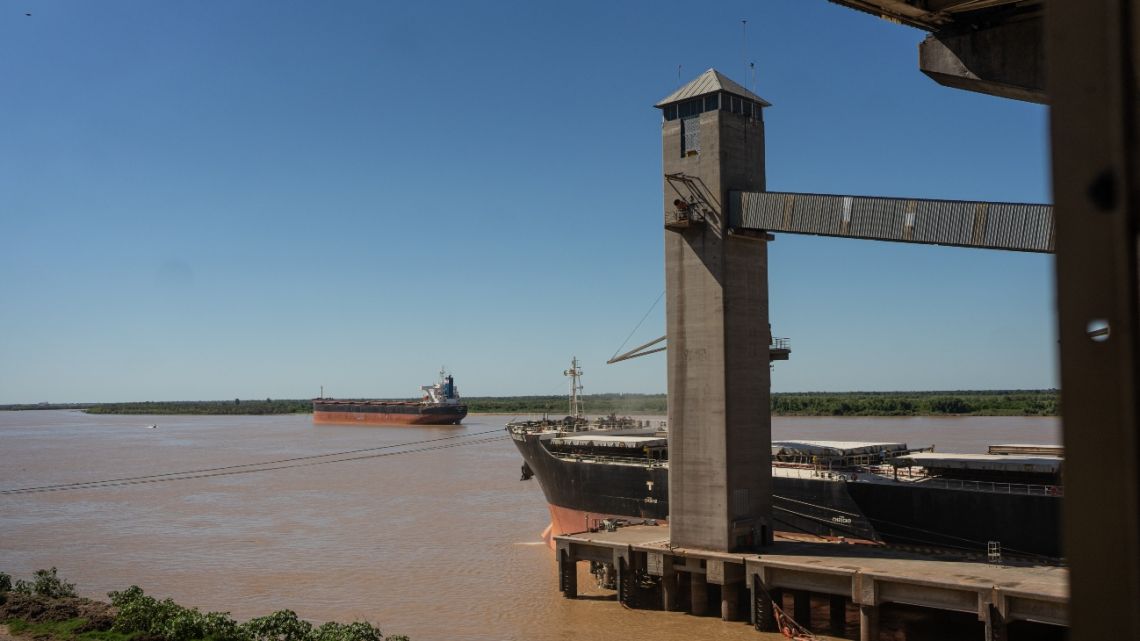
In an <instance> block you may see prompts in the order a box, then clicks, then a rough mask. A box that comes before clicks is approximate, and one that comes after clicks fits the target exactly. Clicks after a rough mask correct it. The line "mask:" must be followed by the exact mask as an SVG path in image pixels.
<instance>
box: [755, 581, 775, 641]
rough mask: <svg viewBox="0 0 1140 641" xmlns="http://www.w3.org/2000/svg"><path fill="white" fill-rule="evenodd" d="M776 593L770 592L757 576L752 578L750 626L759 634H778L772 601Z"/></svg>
mask: <svg viewBox="0 0 1140 641" xmlns="http://www.w3.org/2000/svg"><path fill="white" fill-rule="evenodd" d="M775 599H776V593H775V592H770V591H769V590H768V589H767V588H766V587H765V586H764V582H763V581H761V580H760V577H759V576H758V575H753V576H752V625H753V627H755V628H756V629H757V630H759V631H760V632H778V631H779V628H778V626H777V625H776V612H775V610H773V609H772V601H774V600H775Z"/></svg>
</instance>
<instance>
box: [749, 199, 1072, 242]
mask: <svg viewBox="0 0 1140 641" xmlns="http://www.w3.org/2000/svg"><path fill="white" fill-rule="evenodd" d="M728 201H729V202H728V225H729V231H730V232H731V233H739V234H744V235H748V234H749V233H762V232H785V233H791V234H812V235H816V236H837V237H846V238H862V239H867V240H886V241H896V242H904V243H919V244H925V245H951V246H955V247H976V248H979V249H1005V250H1012V251H1023V252H1037V253H1053V251H1054V249H1053V242H1054V236H1055V234H1056V231H1055V230H1056V224H1055V222H1054V217H1053V207H1052V205H1034V204H1017V203H987V202H975V201H964V200H927V199H921V198H881V197H877V196H831V195H824V194H795V193H786V192H744V191H732V192H729V198H728Z"/></svg>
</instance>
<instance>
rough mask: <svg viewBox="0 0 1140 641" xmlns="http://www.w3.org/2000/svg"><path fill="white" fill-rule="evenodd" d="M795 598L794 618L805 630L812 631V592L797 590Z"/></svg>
mask: <svg viewBox="0 0 1140 641" xmlns="http://www.w3.org/2000/svg"><path fill="white" fill-rule="evenodd" d="M792 596H793V597H794V598H795V606H794V609H795V614H793V615H792V618H793V619H795V620H796V623H798V624H800V625H802V626H804V628H806V629H808V630H810V629H811V592H808V591H807V590H796V591H795V592H793V593H792Z"/></svg>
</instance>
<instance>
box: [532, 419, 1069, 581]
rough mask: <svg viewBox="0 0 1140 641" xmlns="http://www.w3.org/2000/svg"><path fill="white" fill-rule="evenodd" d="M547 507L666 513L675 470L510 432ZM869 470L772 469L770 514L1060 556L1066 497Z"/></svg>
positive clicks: (794, 525) (586, 522)
mask: <svg viewBox="0 0 1140 641" xmlns="http://www.w3.org/2000/svg"><path fill="white" fill-rule="evenodd" d="M512 438H513V439H514V441H515V445H516V446H517V447H518V449H519V452H520V453H521V454H522V456H523V459H524V460H525V461H526V465H527V466H528V467H529V468H530V470H531V471H532V472H533V473H534V475H535V477H536V478H537V479H538V481H539V484H540V485H541V486H542V491H543V494H544V495H545V497H546V501H547V503H548V505H549V507H550V513H551V518H552V523H551V525H552V528H551V532H552V533H553V534H555V535H557V534H570V533H574V532H581V531H584V530H586V529H588V528H591V527H597V524H598V523H599V522H600V521H601V520H603V519H607V518H626V519H632V520H643V519H654V520H658V521H662V522H665V521H667V520H668V516H669V473H668V468H667V467H666V466H664V465H653V464H647V463H645V462H633V461H629V462H621V461H613V460H607V461H602V460H597V459H592V458H590V457H588V456H583V457H580V458H579V459H577V460H572V459H567V458H559V457H557V456H555V455H553V454H552V453H551V452H550V451H549V450H548V449H547V448H546V446H545V445H544V444H543V443H542V441H541V439H540V437H539V436H538V435H536V434H512ZM869 476H870V475H866V474H865V475H863V478H859V475H854V478H851V477H848V476H846V475H839V474H834V475H831V476H830V478H828V477H826V476H825V477H818V476H813V475H812V474H811V472H810V471H808V470H795V469H791V470H779V469H778V468H773V477H772V488H773V508H774V514H773V518H774V519H775V521H776V524H777V528H778V529H779V530H783V531H785V532H795V533H805V534H812V535H817V536H824V537H844V538H847V539H854V540H865V541H874V542H882V543H890V544H900V545H910V546H927V547H943V548H950V549H956V550H965V551H969V552H976V553H982V554H984V553H986V551H987V544H988V543H989V542H990V541H998V542H999V543H1000V544H1001V548H1002V551H1003V553H1005V554H1014V555H1025V556H1044V557H1049V558H1054V559H1055V558H1059V557H1060V556H1061V544H1060V509H1061V500H1060V497H1059V496H1049V495H1028V494H1010V493H1002V492H997V491H979V490H976V489H964V488H961V487H959V488H954V487H937V486H935V484H933V483H932V484H925V483H916V482H905V481H898V482H892V481H890V480H889V479H885V478H883V477H878V478H874V477H871V478H869Z"/></svg>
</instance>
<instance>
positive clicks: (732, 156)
mask: <svg viewBox="0 0 1140 641" xmlns="http://www.w3.org/2000/svg"><path fill="white" fill-rule="evenodd" d="M709 74H710V76H709V77H708V78H705V80H707V81H708V82H710V83H711V82H714V81H715V82H719V80H718V79H717V78H716V77H713V76H715V74H714V73H713V72H711V71H710V72H709ZM707 86H711V85H704V84H700V83H698V84H697V85H694V91H700V90H702V89H701V87H705V88H706V89H707ZM712 93H714V94H715V93H716V92H715V91H713V92H712ZM691 97H692V94H687V95H686V98H685V100H688V99H689V98H691ZM709 97H710V98H715V96H709ZM750 100H751V99H750ZM665 104H666V103H661V104H660V105H658V106H662V107H664V105H665ZM757 104H759V103H757ZM694 134H699V149H693V148H690V147H687V146H685V145H687V144H688V143H687V142H683V141H686V140H691V139H692V137H693V135H694ZM661 135H662V152H663V166H664V169H665V173H666V174H668V175H670V176H674V177H677V176H680V175H683V178H673V179H670V178H666V179H665V184H664V196H665V198H664V205H665V211H664V214H665V220H671V219H672V218H673V217H674V214H675V212H676V211H677V209H676V202H677V201H683V202H682V204H683V205H684V206H685V207H686V209H688V210H695V212H696V213H695V215H698V216H699V224H695V225H693V226H691V227H686V228H684V229H666V231H665V291H666V300H665V317H666V334H667V336H668V341H669V349H668V351H667V357H668V392H669V470H670V471H669V511H670V514H669V525H670V534H669V536H670V540H671V542H672V543H673V544H674V545H679V546H683V547H695V548H703V549H708V550H721V551H733V550H745V549H751V548H754V547H756V546H758V545H763V544H766V543H769V542H770V539H771V530H772V496H771V495H772V487H771V485H772V468H771V443H772V438H771V432H772V429H771V428H772V426H771V415H770V409H769V387H770V378H769V377H770V372H769V362H768V361H769V352H768V345H769V341H770V336H769V332H768V272H767V269H768V248H767V243H766V242H765V241H762V240H761V241H757V240H748V239H744V238H737V237H733V236H732V235H731V234H730V233H729V228H730V225H729V220H728V216H729V211H728V194H729V192H730V191H761V190H763V189H764V124H763V121H762V120H760V119H759V118H755V117H752V116H744V115H740V114H736V113H732V112H731V111H725V110H711V111H704V112H702V113H700V114H699V115H698V116H696V117H693V118H687V119H685V120H684V121H682V120H671V121H666V122H664V123H662V129H661ZM685 203H688V204H685Z"/></svg>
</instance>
